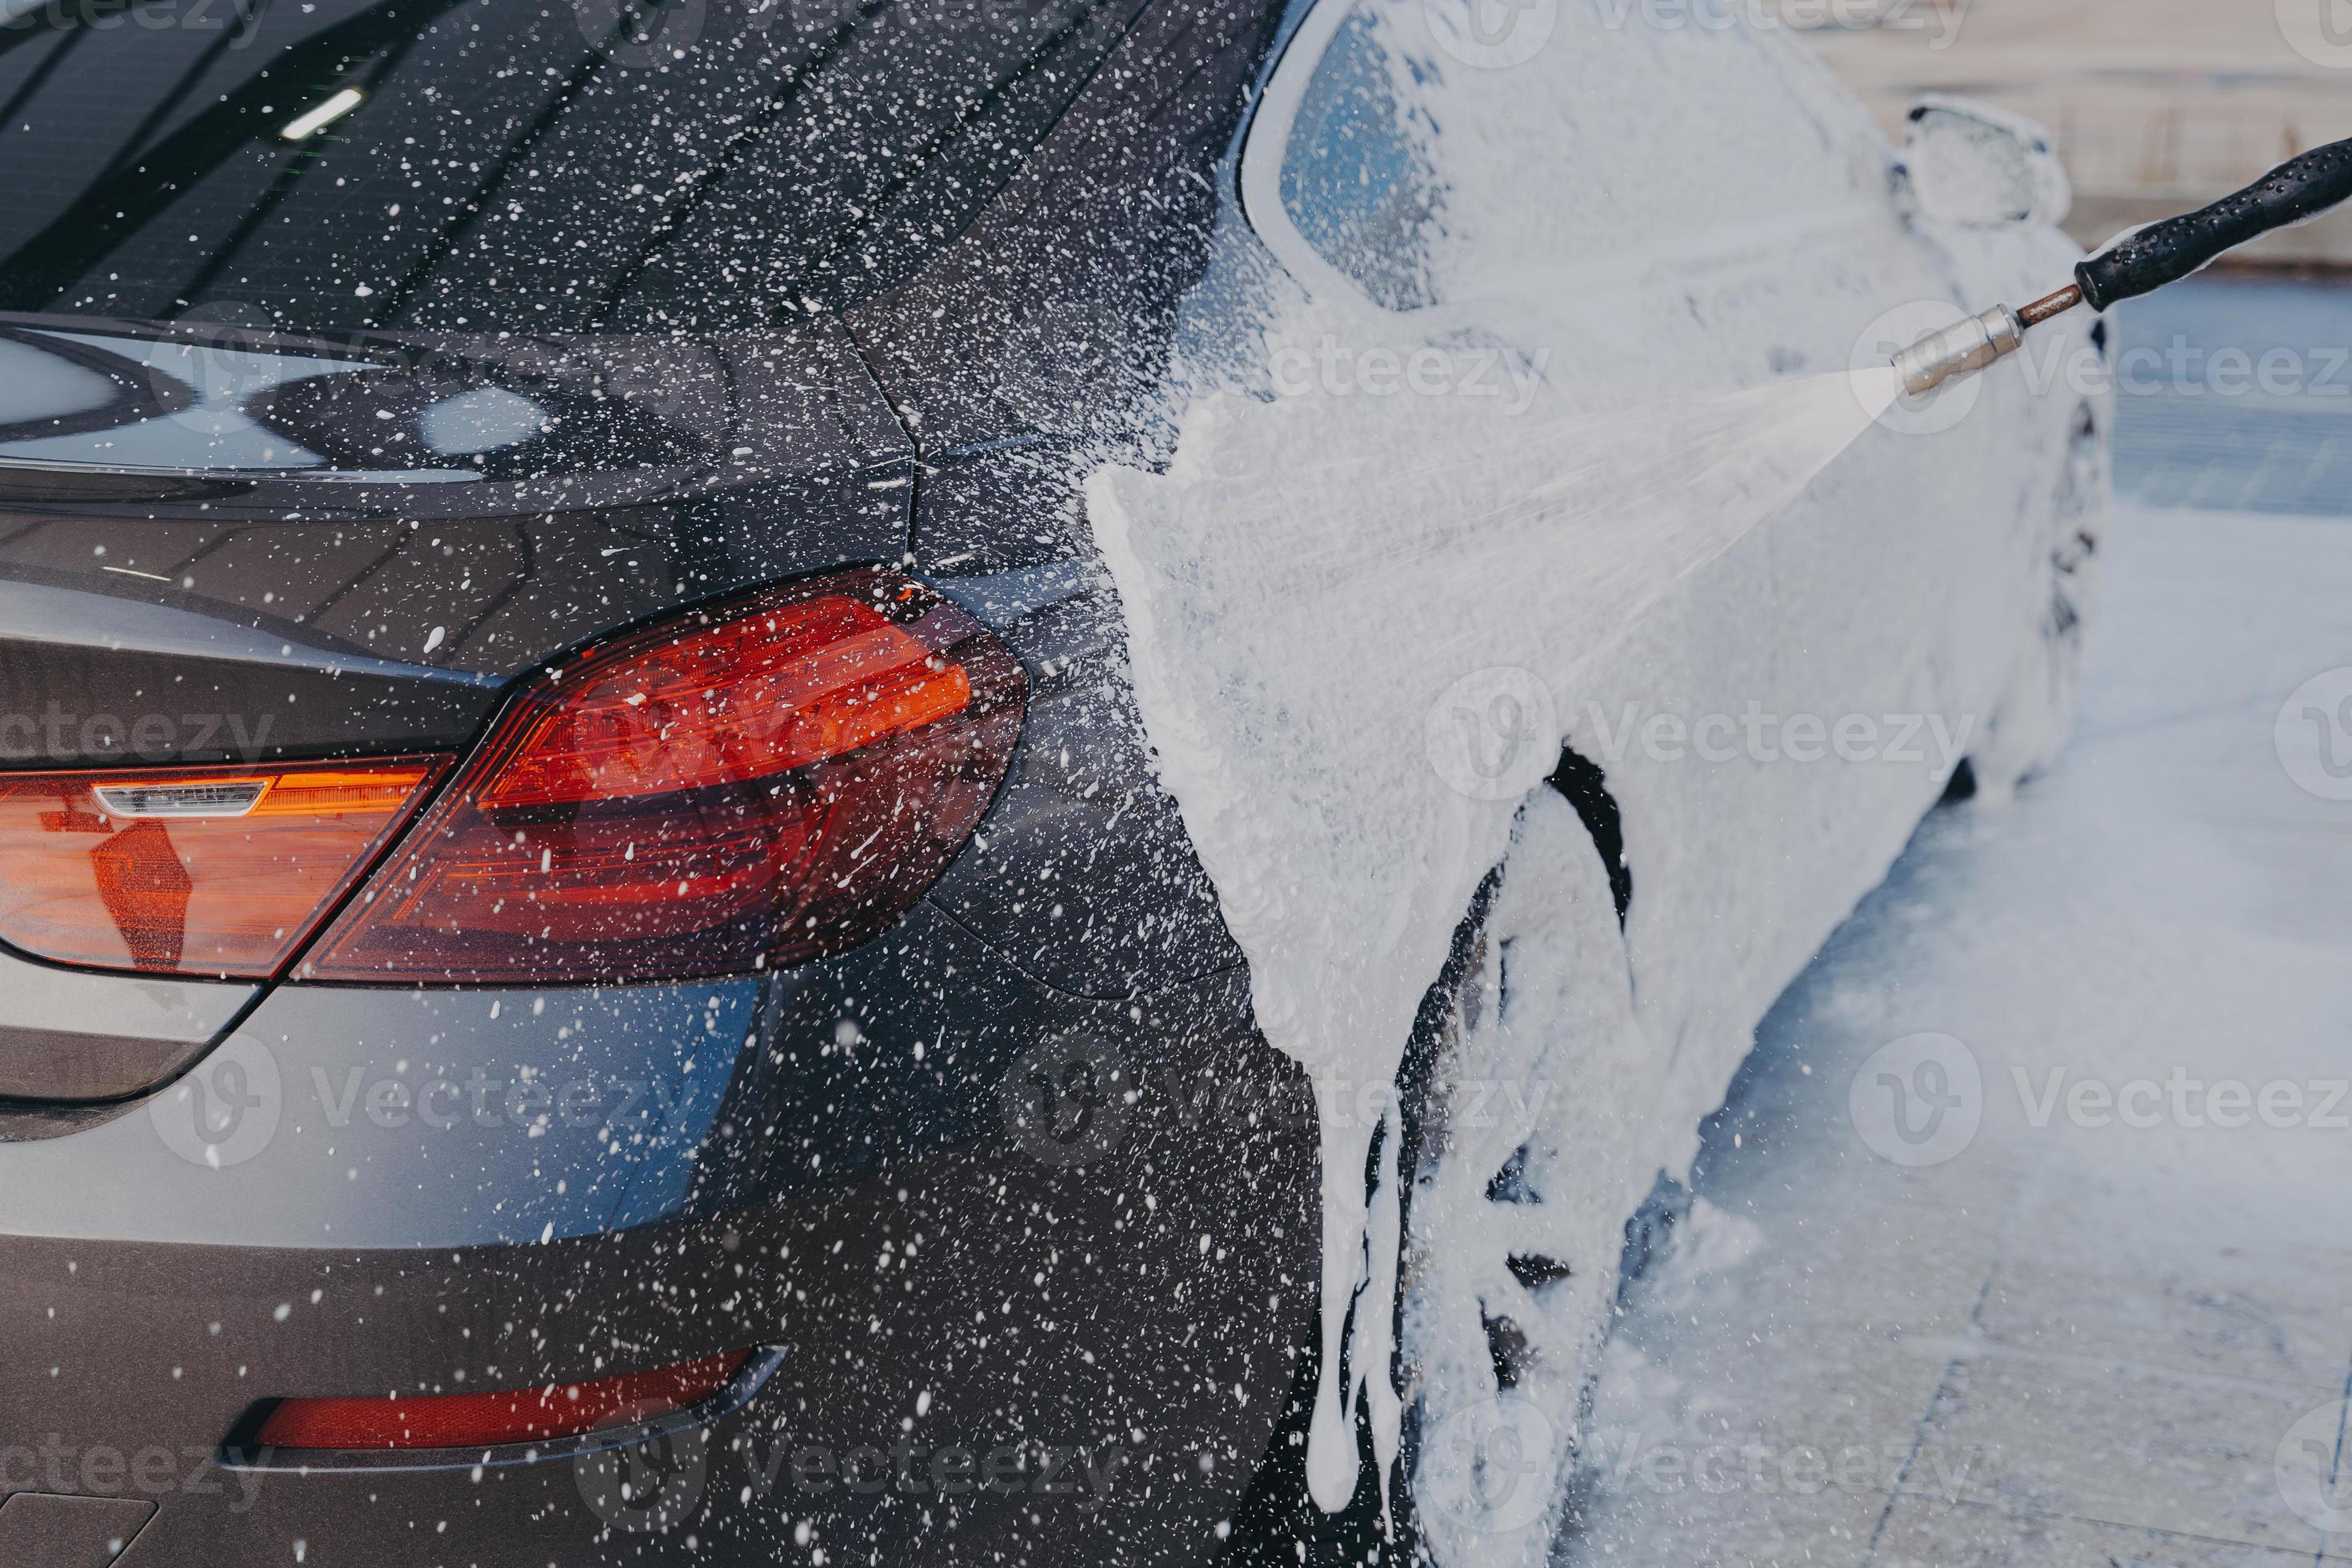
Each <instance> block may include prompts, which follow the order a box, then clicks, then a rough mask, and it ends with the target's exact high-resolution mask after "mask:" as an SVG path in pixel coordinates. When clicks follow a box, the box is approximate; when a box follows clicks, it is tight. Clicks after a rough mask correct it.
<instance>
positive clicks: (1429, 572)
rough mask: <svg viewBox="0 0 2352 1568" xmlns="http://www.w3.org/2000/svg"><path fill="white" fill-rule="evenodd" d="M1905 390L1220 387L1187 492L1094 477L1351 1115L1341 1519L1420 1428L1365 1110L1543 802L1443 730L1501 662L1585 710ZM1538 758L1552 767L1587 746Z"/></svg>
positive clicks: (1168, 477)
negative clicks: (1559, 393)
mask: <svg viewBox="0 0 2352 1568" xmlns="http://www.w3.org/2000/svg"><path fill="white" fill-rule="evenodd" d="M1902 390H1903V388H1902V382H1901V377H1900V376H1899V375H1898V374H1896V373H1895V371H1894V370H1893V369H1892V368H1891V367H1888V368H1885V369H1882V370H1865V371H1862V372H1858V373H1855V374H1852V375H1848V374H1831V375H1822V376H1815V377H1810V378H1805V379H1801V380H1794V381H1787V382H1779V383H1774V384H1769V385H1767V386H1764V387H1760V388H1757V389H1753V390H1748V391H1740V392H1732V393H1724V394H1714V395H1692V396H1689V397H1684V398H1673V399H1664V400H1658V401H1654V402H1650V403H1646V404H1643V405H1638V406H1628V407H1621V408H1615V409H1609V410H1603V411H1598V412H1595V411H1580V410H1571V409H1568V408H1565V407H1563V406H1562V405H1560V404H1559V400H1558V399H1557V397H1556V396H1547V397H1545V398H1539V399H1538V401H1537V402H1536V403H1535V404H1534V405H1532V406H1530V407H1529V408H1528V411H1527V413H1526V414H1525V415H1523V416H1519V417H1517V418H1510V417H1501V416H1497V414H1496V411H1495V410H1493V409H1492V408H1491V407H1489V406H1485V405H1475V404H1473V403H1469V402H1466V401H1465V400H1462V399H1458V398H1457V399H1446V398H1421V397H1394V398H1388V399H1371V398H1363V397H1357V398H1337V397H1332V396H1328V395H1325V396H1302V397H1295V398H1277V399H1274V400H1271V401H1267V400H1263V399H1259V398H1254V397H1249V396H1244V395H1240V394H1236V393H1231V392H1221V393H1216V394H1213V395H1207V396H1205V397H1202V398H1201V399H1200V400H1198V401H1196V402H1195V403H1194V404H1192V406H1191V407H1190V408H1189V409H1188V410H1187V411H1186V412H1185V413H1184V415H1183V416H1182V418H1181V421H1180V423H1179V426H1178V437H1177V440H1176V443H1175V446H1174V449H1173V453H1172V456H1171V459H1170V461H1169V464H1168V466H1167V468H1166V469H1165V470H1164V471H1163V472H1160V473H1149V472H1143V471H1139V470H1135V469H1118V468H1114V469H1105V470H1101V471H1098V472H1097V473H1096V474H1095V475H1094V476H1092V478H1091V479H1090V480H1089V482H1088V485H1087V504H1088V510H1089V514H1090V517H1091V520H1092V523H1093V526H1094V529H1095V533H1096V538H1097V543H1098V545H1099V546H1100V548H1101V550H1102V552H1103V554H1104V557H1105V560H1106V562H1107V563H1108V567H1109V569H1110V572H1111V574H1112V577H1113V580H1114V581H1115V583H1116V584H1117V587H1118V593H1119V595H1120V599H1121V602H1122V605H1123V608H1124V611H1125V615H1126V620H1127V626H1128V634H1129V656H1130V665H1131V669H1132V672H1133V678H1134V683H1135V690H1136V699H1137V702H1138V706H1139V710H1140V711H1141V713H1142V717H1143V721H1144V725H1145V729H1146V732H1147V734H1148V736H1149V738H1150V742H1151V745H1152V749H1153V752H1154V754H1155V758H1156V762H1157V764H1158V767H1159V769H1160V776H1161V780H1162V782H1163V784H1165V785H1166V786H1167V788H1168V789H1169V790H1170V792H1171V794H1172V795H1174V796H1175V798H1176V801H1177V803H1178V805H1179V807H1180V808H1181V812H1182V815H1183V817H1184V822H1185V826H1186V828H1187V830H1188V832H1189V833H1190V835H1191V837H1192V842H1193V844H1194V846H1195V847H1196V849H1197V850H1198V852H1199V854H1200V857H1201V859H1202V864H1203V866H1204V867H1205V868H1206V869H1207V870H1208V872H1209V875H1210V878H1211V879H1212V881H1213V883H1214V885H1215V886H1216V889H1217V891H1218V896H1219V900H1220V902H1221V905H1222V907H1223V912H1224V915H1225V918H1226V921H1227V924H1228V925H1229V927H1230V928H1231V929H1232V931H1233V933H1234V937H1235V939H1236V940H1237V941H1238V942H1240V944H1241V946H1242V948H1243V951H1244V952H1245V953H1246V954H1247V956H1248V959H1249V963H1250V975H1251V987H1252V996H1253V1002H1254V1005H1255V1011H1256V1014H1257V1017H1258V1021H1259V1024H1260V1026H1261V1027H1262V1028H1263V1029H1264V1031H1265V1035H1266V1037H1267V1038H1268V1039H1269V1040H1270V1041H1271V1042H1272V1043H1273V1044H1274V1045H1275V1046H1276V1047H1278V1048H1280V1049H1282V1050H1283V1051H1285V1052H1286V1054H1288V1055H1289V1056H1291V1057H1292V1058H1294V1059H1296V1060H1297V1061H1298V1062H1299V1063H1300V1064H1302V1066H1304V1067H1305V1068H1307V1071H1308V1072H1309V1073H1310V1074H1311V1075H1313V1076H1314V1077H1315V1079H1316V1080H1317V1081H1318V1086H1330V1087H1332V1088H1334V1089H1338V1090H1339V1092H1338V1093H1336V1094H1335V1095H1333V1096H1331V1097H1330V1098H1329V1099H1328V1100H1327V1101H1326V1103H1325V1106H1324V1114H1323V1116H1322V1118H1321V1121H1322V1133H1321V1142H1322V1173H1323V1176H1322V1182H1323V1194H1322V1196H1323V1215H1324V1225H1323V1278H1322V1297H1321V1306H1322V1310H1321V1320H1320V1321H1321V1340H1322V1360H1321V1365H1322V1381H1321V1384H1320V1386H1319V1387H1318V1392H1317V1398H1316V1406H1315V1412H1314V1416H1313V1421H1312V1425H1311V1427H1310V1432H1309V1440H1308V1450H1307V1479H1308V1485H1309V1489H1310V1490H1311V1492H1312V1494H1313V1496H1314V1498H1315V1500H1316V1501H1317V1503H1318V1505H1319V1506H1321V1507H1322V1508H1323V1509H1325V1510H1327V1511H1337V1510H1339V1509H1341V1508H1344V1507H1345V1506H1346V1505H1347V1504H1348V1502H1349V1500H1350V1499H1351V1498H1352V1497H1353V1495H1354V1493H1355V1491H1356V1489H1357V1486H1358V1483H1359V1479H1360V1477H1359V1475H1358V1470H1359V1459H1358V1447H1357V1442H1356V1436H1355V1435H1356V1430H1357V1424H1358V1421H1359V1419H1360V1416H1361V1417H1363V1418H1368V1420H1369V1425H1370V1428H1371V1435H1372V1445H1373V1452H1374V1455H1375V1457H1376V1458H1377V1459H1378V1461H1379V1463H1380V1465H1381V1477H1380V1481H1381V1495H1382V1502H1383V1505H1384V1506H1385V1505H1387V1504H1388V1502H1389V1501H1390V1500H1389V1499H1388V1496H1387V1490H1388V1474H1387V1472H1388V1470H1389V1468H1390V1467H1391V1462H1392V1460H1393V1458H1394V1457H1395V1455H1396V1452H1397V1449H1398V1447H1399V1433H1400V1426H1401V1420H1402V1405H1401V1402H1400V1399H1399V1396H1398V1393H1397V1390H1396V1389H1395V1387H1394V1386H1393V1384H1392V1380H1391V1374H1390V1367H1391V1361H1392V1352H1393V1349H1394V1346H1393V1342H1392V1340H1393V1322H1394V1311H1393V1303H1394V1300H1395V1292H1396V1283H1397V1282H1396V1272H1397V1256H1398V1247H1399V1239H1400V1228H1401V1219H1402V1216H1401V1213H1400V1207H1401V1205H1400V1192H1401V1184H1402V1181H1403V1180H1405V1179H1408V1176H1407V1173H1400V1172H1399V1171H1398V1169H1397V1162H1398V1149H1397V1140H1396V1131H1395V1125H1394V1124H1395V1120H1396V1119H1395V1115H1394V1112H1393V1109H1392V1107H1391V1110H1389V1111H1388V1112H1387V1113H1386V1114H1383V1115H1381V1116H1379V1117H1377V1118H1374V1119H1371V1120H1370V1121H1367V1120H1366V1119H1365V1118H1364V1117H1362V1116H1361V1115H1360V1114H1358V1109H1359V1106H1360V1101H1361V1097H1360V1094H1359V1093H1358V1091H1359V1090H1360V1089H1362V1088H1363V1087H1365V1086H1372V1085H1381V1086H1385V1085H1389V1084H1392V1083H1393V1081H1394V1079H1395V1076H1396V1072H1397V1068H1398V1065H1399V1063H1400V1062H1401V1060H1402V1056H1403V1053H1404V1050H1405V1048H1406V1046H1407V1044H1408V1042H1409V1039H1410V1037H1411V1033H1412V1024H1413V1019H1414V1016H1415V1013H1416V1011H1417V1009H1418V1007H1419V1005H1420V1002H1421V999H1422V996H1423V993H1424V992H1425V991H1426V989H1427V987H1428V986H1429V984H1431V983H1432V981H1433V979H1434V978H1435V976H1436V975H1437V974H1438V973H1439V971H1440V969H1441V968H1442V967H1443V965H1444V959H1445V954H1446V951H1447V947H1448V945H1449V943H1450V942H1451V939H1452V935H1453V931H1454V926H1455V924H1456V923H1457V921H1459V920H1460V918H1461V914H1462V911H1463V910H1465V909H1466V908H1467V907H1468V904H1469V901H1470V899H1471V896H1472V894H1473V892H1474V891H1475V888H1476V886H1477V884H1478V882H1479V881H1480V880H1481V879H1483V878H1484V877H1485V876H1486V873H1487V872H1488V871H1489V870H1490V869H1491V868H1493V867H1494V866H1495V865H1496V863H1497V861H1498V860H1499V859H1500V858H1501V857H1502V856H1503V853H1504V851H1505V849H1506V847H1507V843H1508V839H1509V834H1510V830H1511V824H1512V820H1513V816H1514V815H1515V813H1516V811H1517V804H1518V799H1519V798H1524V797H1523V796H1521V797H1516V798H1479V797H1478V796H1477V795H1475V794H1469V793H1465V792H1464V791H1463V790H1461V789H1459V788H1457V787H1455V786H1454V785H1453V784H1449V783H1448V782H1447V781H1446V779H1445V778H1444V777H1442V776H1440V773H1439V771H1438V770H1437V769H1436V768H1434V767H1433V765H1432V763H1431V759H1430V757H1429V754H1428V752H1427V751H1426V749H1425V746H1424V742H1423V721H1424V716H1425V715H1426V714H1428V713H1429V712H1430V711H1431V710H1432V709H1433V705H1434V704H1435V703H1436V702H1437V701H1438V700H1439V699H1440V697H1441V695H1442V694H1443V693H1444V691H1445V690H1446V689H1447V688H1448V687H1449V685H1451V684H1452V683H1454V681H1455V680H1457V679H1459V678H1461V677H1463V676H1465V675H1466V674H1469V673H1470V672H1474V671H1478V670H1482V669H1487V668H1496V667H1510V668H1514V669H1516V670H1517V671H1522V672H1526V673H1528V675H1529V676H1531V677H1532V678H1533V679H1538V680H1539V681H1540V682H1541V683H1542V684H1543V686H1544V687H1545V689H1548V690H1549V692H1551V693H1553V694H1556V695H1557V696H1558V697H1559V698H1560V699H1563V700H1565V699H1567V698H1569V697H1570V696H1572V695H1574V694H1575V693H1576V692H1577V691H1578V683H1579V680H1580V676H1581V675H1582V673H1583V672H1584V671H1585V669H1586V668H1587V666H1588V665H1589V664H1590V663H1591V660H1592V659H1594V658H1596V657H1597V656H1598V655H1599V654H1601V652H1602V651H1604V650H1606V649H1607V648H1609V647H1611V646H1612V644H1614V643H1616V642H1618V641H1619V640H1621V639H1622V638H1623V637H1625V635H1626V634H1627V633H1628V632H1629V631H1631V630H1632V629H1633V627H1634V626H1636V625H1638V624H1639V622H1640V621H1641V619H1642V617H1643V615H1644V614H1645V613H1646V612H1648V611H1649V610H1651V609H1652V608H1653V607H1654V606H1655V605H1657V604H1658V603H1659V601H1660V600H1661V599H1662V598H1664V596H1666V595H1668V594H1669V593H1671V592H1672V591H1673V589H1674V588H1675V584H1678V583H1680V582H1682V581H1683V580H1684V579H1685V577H1688V576H1689V575H1690V574H1693V573H1695V572H1697V571H1699V570H1701V569H1702V568H1704V567H1705V566H1706V564H1707V563H1710V562H1712V561H1715V560H1717V559H1718V558H1719V557H1721V556H1722V555H1723V554H1724V553H1725V552H1727V551H1729V550H1731V549H1733V548H1734V547H1735V546H1737V545H1738V542H1740V540H1741V539H1742V538H1743V537H1744V536H1745V535H1747V534H1748V532H1749V531H1752V530H1753V529H1754V528H1756V527H1757V525H1758V524H1759V523H1761V522H1762V521H1765V520H1766V519H1768V518H1769V517H1771V516H1772V515H1773V514H1774V513H1776V512H1778V511H1780V510H1781V509H1782V508H1783V507H1785V506H1786V505H1787V504H1788V503H1789V502H1790V500H1793V499H1795V498H1796V496H1798V495H1799V494H1800V493H1801V491H1802V490H1803V489H1804V488H1805V487H1806V486H1807V485H1808V484H1809V483H1810V482H1811V480H1812V479H1813V478H1814V477H1815V476H1817V475H1818V474H1820V473H1821V472H1822V470H1823V469H1824V468H1827V467H1829V465H1830V464H1832V462H1834V461H1835V460H1836V458H1837V457H1838V455H1839V454H1840V453H1841V452H1843V451H1844V450H1845V449H1846V448H1847V447H1849V446H1850V445H1852V444H1853V441H1854V440H1856V439H1857V438H1858V437H1861V436H1862V435H1863V434H1864V432H1866V431H1867V430H1868V429H1869V428H1870V426H1871V425H1872V423H1873V421H1874V420H1875V419H1876V418H1877V417H1878V416H1880V415H1881V414H1883V413H1885V411H1886V410H1887V409H1888V408H1889V407H1891V406H1892V405H1894V404H1895V401H1896V399H1897V398H1898V397H1899V396H1900V395H1901V393H1902ZM1401 453H1412V454H1416V455H1417V456H1416V457H1415V458H1412V460H1409V461H1400V458H1399V454H1401ZM1560 706H1561V707H1563V708H1564V706H1565V702H1564V701H1563V702H1562V703H1561V704H1560ZM1531 743H1532V744H1534V745H1536V746H1538V747H1540V748H1548V750H1549V754H1550V755H1551V756H1552V757H1554V758H1556V757H1557V756H1558V753H1559V747H1560V745H1561V743H1562V737H1561V736H1560V735H1559V733H1558V732H1557V727H1556V725H1555V727H1554V729H1553V732H1550V733H1548V734H1544V735H1540V736H1535V737H1533V738H1532V742H1531ZM1542 771H1543V772H1549V768H1548V767H1547V768H1546V769H1544V770H1542ZM1537 776H1538V777H1540V776H1541V774H1540V773H1538V775H1537ZM1318 1098H1320V1096H1319V1095H1318ZM1376 1138H1378V1139H1380V1140H1381V1143H1382V1147H1381V1158H1380V1161H1379V1163H1378V1164H1377V1166H1376V1167H1373V1175H1372V1179H1371V1181H1370V1184H1369V1187H1370V1190H1369V1191H1368V1190H1367V1188H1368V1183H1367V1176H1366V1173H1367V1167H1368V1165H1369V1164H1370V1162H1371V1157H1372V1152H1373V1147H1372V1146H1373V1141H1374V1140H1375V1139H1376ZM1343 1366H1344V1368H1345V1372H1344V1375H1343V1373H1342V1368H1343Z"/></svg>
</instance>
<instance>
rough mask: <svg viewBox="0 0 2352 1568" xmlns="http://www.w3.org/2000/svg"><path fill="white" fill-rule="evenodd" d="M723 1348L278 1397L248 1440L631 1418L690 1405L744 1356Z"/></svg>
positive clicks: (531, 1429) (535, 1430) (381, 1438)
mask: <svg viewBox="0 0 2352 1568" xmlns="http://www.w3.org/2000/svg"><path fill="white" fill-rule="evenodd" d="M750 1359H751V1352H749V1351H729V1352H726V1353H724V1354H722V1355H713V1356H704V1357H703V1358H701V1359H700V1360H699V1361H688V1362H680V1363H677V1365H676V1366H666V1367H662V1368H659V1369H658V1370H656V1371H654V1372H632V1373H623V1374H622V1375H620V1376H617V1377H600V1378H598V1379H596V1380H595V1381H594V1382H593V1383H552V1384H544V1385H542V1386H541V1387H538V1388H516V1389H500V1390H498V1391H496V1392H492V1393H483V1394H414V1395H396V1396H394V1397H393V1398H389V1399H281V1400H279V1401H278V1405H277V1407H276V1408H275V1409H273V1410H271V1411H270V1413H269V1415H268V1417H267V1418H266V1419H265V1420H263V1422H262V1424H261V1430H260V1431H259V1432H258V1433H257V1434H256V1435H255V1436H254V1442H255V1443H256V1444H257V1446H259V1447H264V1448H488V1447H497V1446H498V1445H499V1444H501V1443H544V1442H549V1441H551V1440H553V1439H555V1438H559V1437H576V1436H580V1435H581V1434H583V1433H585V1432H599V1431H603V1430H604V1429H605V1428H607V1427H613V1426H635V1425H636V1424H637V1423H639V1422H643V1421H651V1420H653V1419H655V1418H656V1416H662V1415H669V1414H671V1413H672V1412H674V1411H679V1410H686V1409H690V1408H691V1407H693V1406H694V1405H699V1404H701V1403H702V1402H703V1401H704V1400H706V1399H709V1398H710V1397H711V1396H712V1395H713V1394H717V1393H718V1392H719V1390H720V1389H722V1388H724V1387H726V1386H727V1384H728V1382H729V1380H730V1379H731V1378H733V1377H734V1375H735V1374H736V1373H738V1372H740V1371H741V1370H742V1367H743V1363H745V1362H746V1361H748V1360H750Z"/></svg>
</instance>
